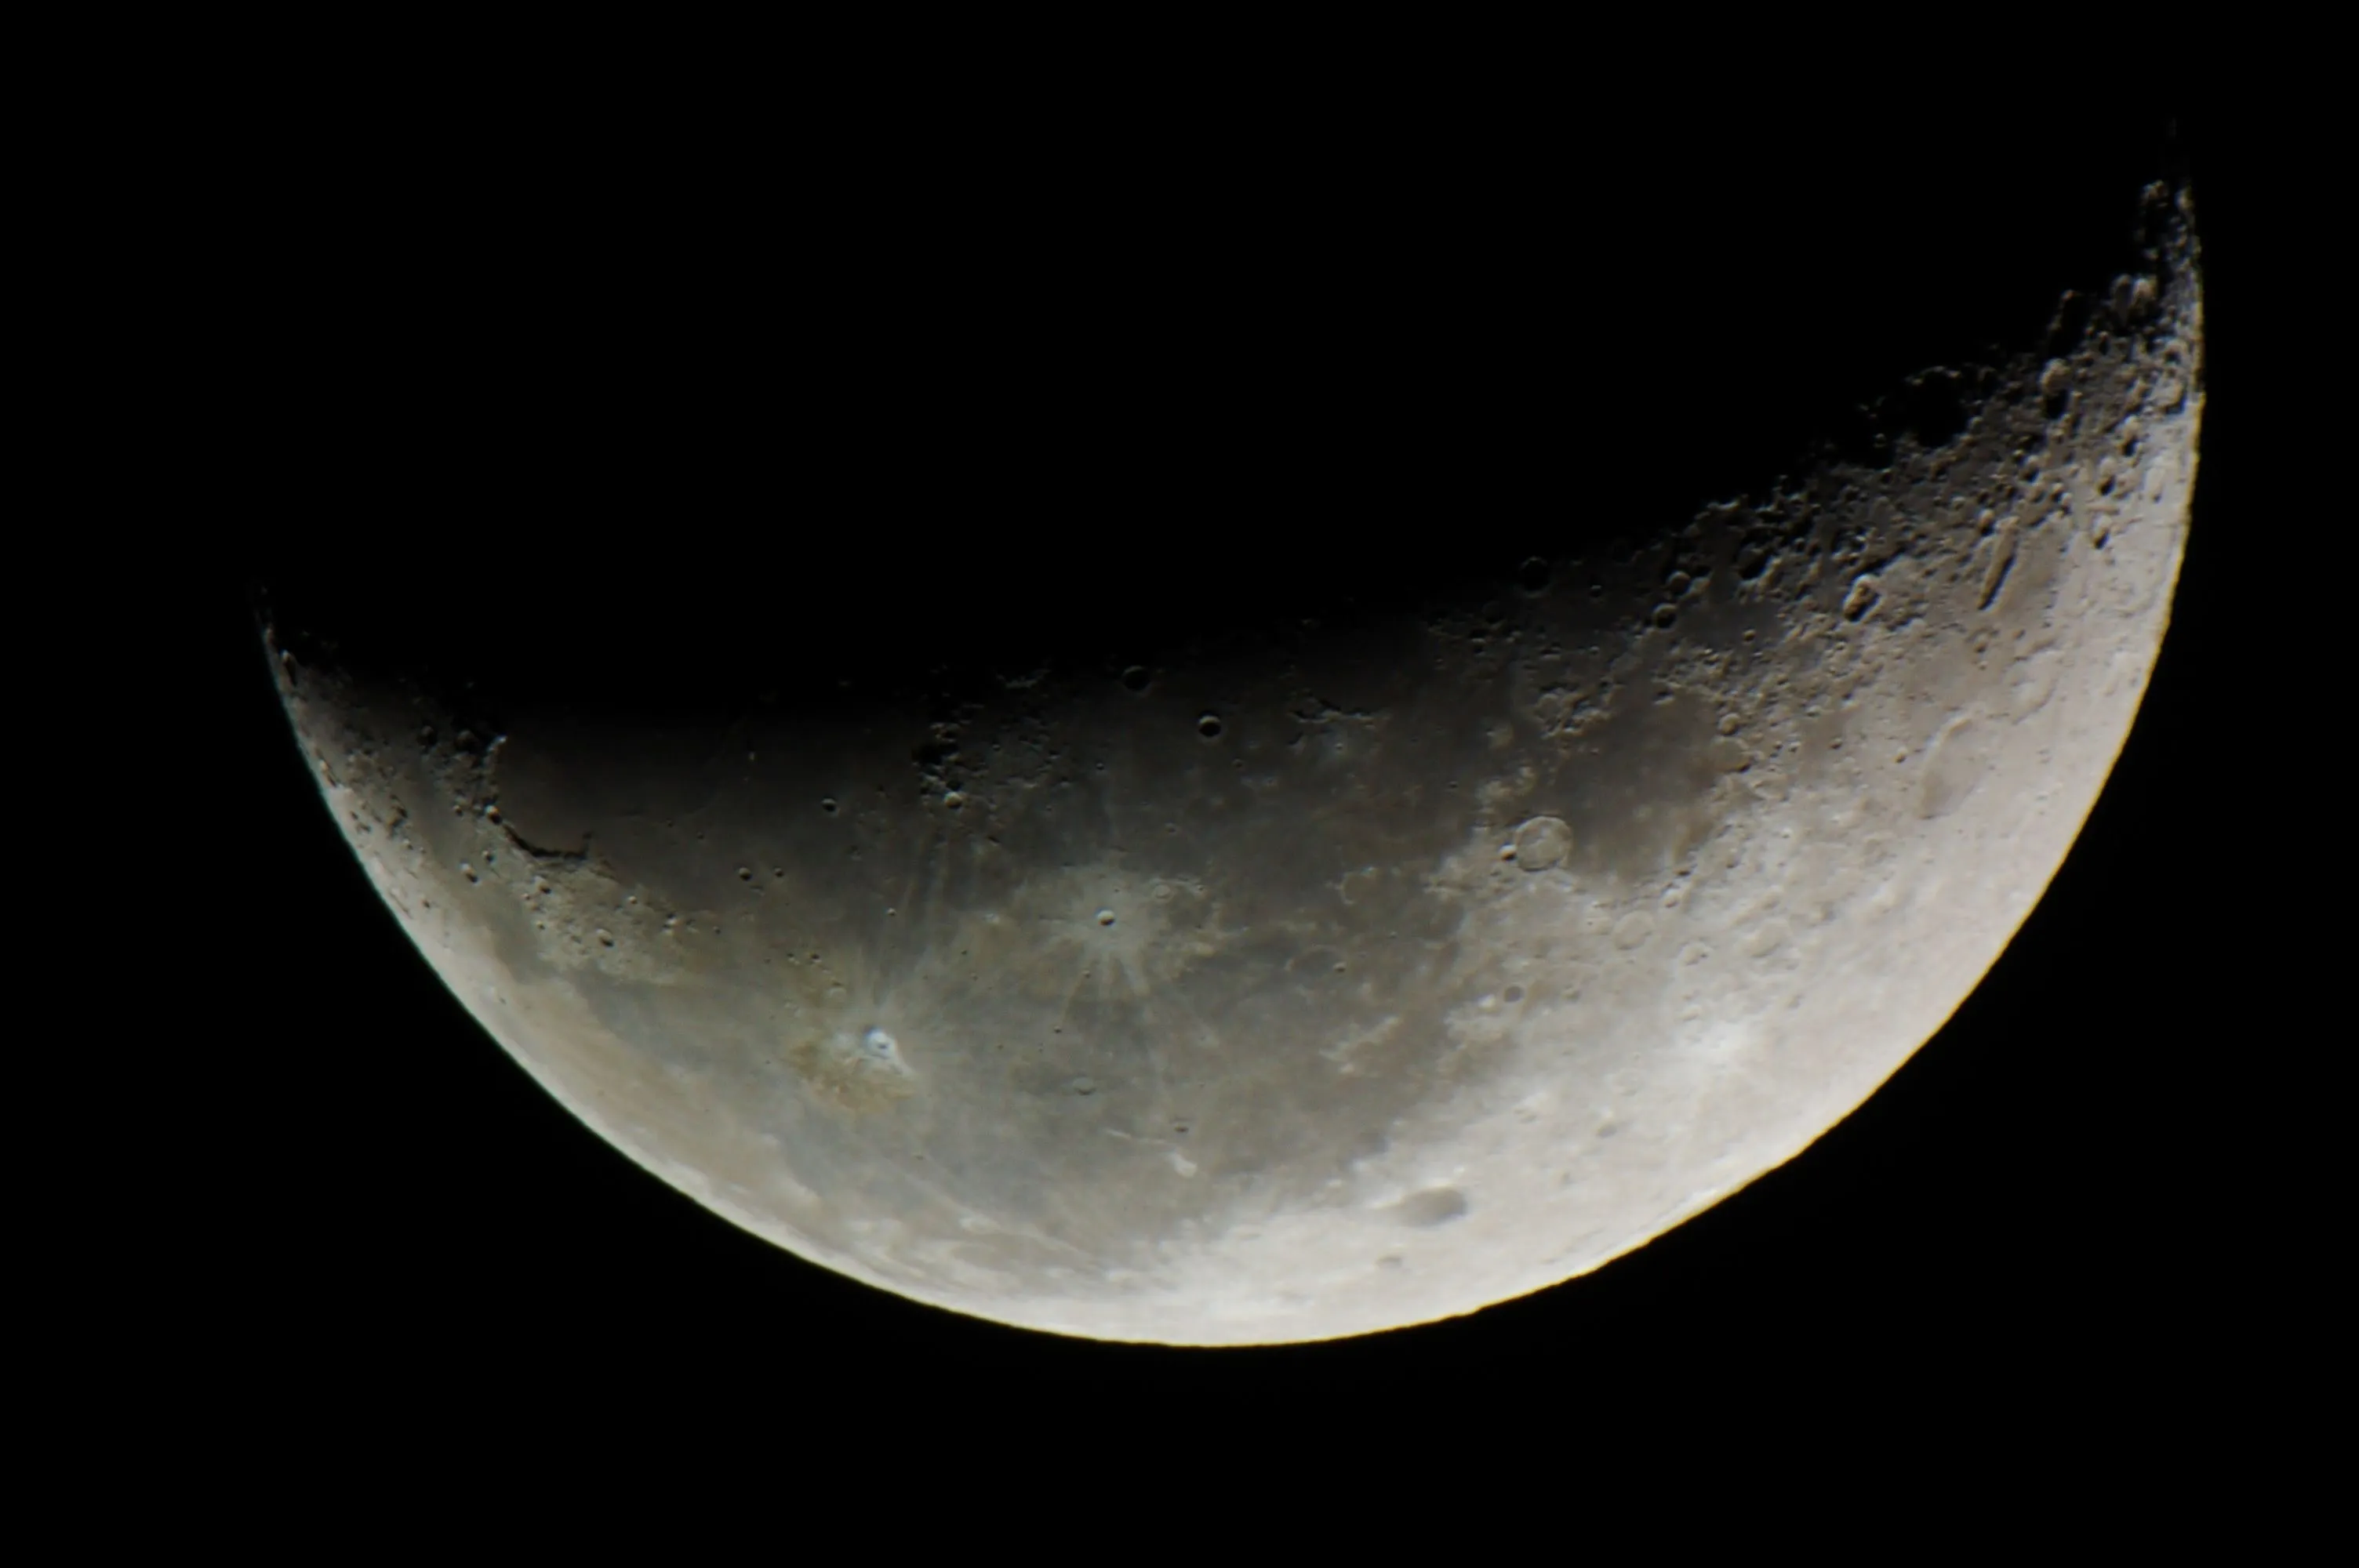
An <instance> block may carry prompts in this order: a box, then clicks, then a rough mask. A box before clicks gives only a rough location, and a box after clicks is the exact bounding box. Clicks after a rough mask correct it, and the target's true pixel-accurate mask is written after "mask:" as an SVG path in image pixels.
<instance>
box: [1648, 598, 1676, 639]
mask: <svg viewBox="0 0 2359 1568" xmlns="http://www.w3.org/2000/svg"><path fill="white" fill-rule="evenodd" d="M1650 619H1651V620H1653V622H1654V623H1655V625H1656V626H1657V627H1658V629H1660V630H1662V631H1665V632H1668V631H1669V630H1670V629H1671V628H1672V627H1673V626H1675V625H1677V624H1678V623H1679V619H1680V612H1679V611H1677V610H1676V609H1674V608H1673V607H1672V606H1670V605H1668V604H1658V605H1657V606H1655V613H1654V614H1653V616H1652V617H1650Z"/></svg>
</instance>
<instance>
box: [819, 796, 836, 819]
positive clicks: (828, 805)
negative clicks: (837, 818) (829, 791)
mask: <svg viewBox="0 0 2359 1568" xmlns="http://www.w3.org/2000/svg"><path fill="white" fill-rule="evenodd" d="M819 808H820V809H821V811H824V812H826V813H827V814H828V815H829V816H834V815H835V796H833V795H822V796H821V798H820V803H819Z"/></svg>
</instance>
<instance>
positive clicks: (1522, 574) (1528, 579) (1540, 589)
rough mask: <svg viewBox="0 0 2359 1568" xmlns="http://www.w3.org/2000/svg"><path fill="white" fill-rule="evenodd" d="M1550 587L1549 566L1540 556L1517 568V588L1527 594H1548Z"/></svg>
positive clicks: (1531, 558)
mask: <svg viewBox="0 0 2359 1568" xmlns="http://www.w3.org/2000/svg"><path fill="white" fill-rule="evenodd" d="M1548 585H1549V564H1548V563H1547V562H1546V561H1544V560H1542V559H1540V558H1539V557H1538V556H1534V557H1530V558H1529V559H1528V560H1527V561H1525V562H1524V564H1523V565H1522V566H1519V567H1517V568H1516V586H1517V588H1519V589H1523V590H1524V591H1525V592H1526V593H1535V594H1537V593H1546V592H1547V591H1548Z"/></svg>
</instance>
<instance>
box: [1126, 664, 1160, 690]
mask: <svg viewBox="0 0 2359 1568" xmlns="http://www.w3.org/2000/svg"><path fill="white" fill-rule="evenodd" d="M1154 678H1155V677H1154V676H1150V675H1148V674H1147V666H1146V665H1131V666H1130V668H1128V669H1126V670H1125V671H1123V672H1122V689H1123V690H1125V691H1128V692H1142V691H1145V690H1146V689H1147V685H1148V683H1149V682H1151V681H1152V680H1153V679H1154Z"/></svg>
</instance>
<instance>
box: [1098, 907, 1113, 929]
mask: <svg viewBox="0 0 2359 1568" xmlns="http://www.w3.org/2000/svg"><path fill="white" fill-rule="evenodd" d="M1098 924H1099V925H1113V924H1114V911H1113V910H1111V909H1101V910H1099V911H1098Z"/></svg>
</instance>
